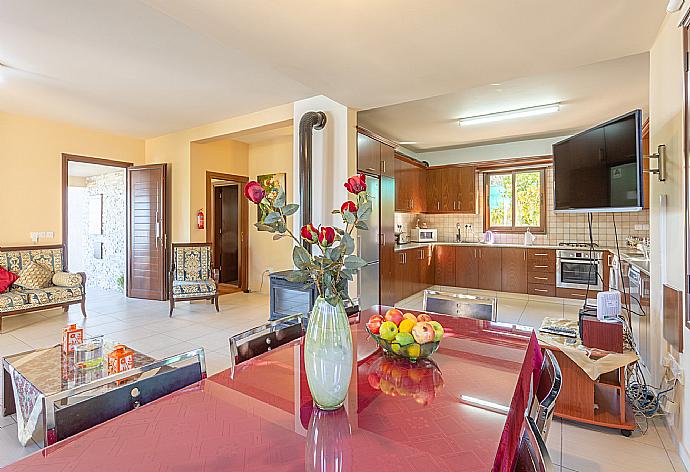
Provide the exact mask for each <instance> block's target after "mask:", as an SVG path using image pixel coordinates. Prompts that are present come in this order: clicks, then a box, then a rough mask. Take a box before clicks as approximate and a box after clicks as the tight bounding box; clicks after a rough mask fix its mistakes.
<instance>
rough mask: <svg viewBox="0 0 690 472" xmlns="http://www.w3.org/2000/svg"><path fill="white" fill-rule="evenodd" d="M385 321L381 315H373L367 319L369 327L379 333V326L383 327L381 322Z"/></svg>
mask: <svg viewBox="0 0 690 472" xmlns="http://www.w3.org/2000/svg"><path fill="white" fill-rule="evenodd" d="M383 321H384V320H383V318H382V317H381V316H380V315H373V316H372V317H371V318H369V321H367V328H369V331H371V332H372V333H373V334H379V328H381V323H383Z"/></svg>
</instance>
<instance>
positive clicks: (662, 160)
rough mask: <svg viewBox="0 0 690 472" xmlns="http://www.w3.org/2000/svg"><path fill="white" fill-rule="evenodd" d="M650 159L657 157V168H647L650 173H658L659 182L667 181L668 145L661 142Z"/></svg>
mask: <svg viewBox="0 0 690 472" xmlns="http://www.w3.org/2000/svg"><path fill="white" fill-rule="evenodd" d="M649 159H656V169H652V168H651V164H650V168H649V169H647V170H646V172H649V173H650V174H656V175H657V176H658V177H659V182H665V181H666V145H665V144H659V146H658V147H657V150H656V153H655V154H651V155H650V156H649Z"/></svg>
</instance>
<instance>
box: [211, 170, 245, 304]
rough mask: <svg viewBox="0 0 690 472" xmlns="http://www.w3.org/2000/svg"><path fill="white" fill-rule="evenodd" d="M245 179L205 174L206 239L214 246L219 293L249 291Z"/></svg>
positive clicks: (235, 176) (226, 175) (228, 175)
mask: <svg viewBox="0 0 690 472" xmlns="http://www.w3.org/2000/svg"><path fill="white" fill-rule="evenodd" d="M248 180H249V179H248V178H247V177H244V176H238V175H232V174H223V173H219V172H210V171H207V172H206V208H207V209H208V215H207V218H208V224H207V226H206V239H207V241H209V242H211V243H212V245H213V262H214V264H213V265H214V267H217V268H218V269H219V271H220V274H219V281H220V287H219V291H220V292H221V293H232V292H237V291H240V290H241V291H245V292H246V291H248V289H249V287H248V277H247V273H248V259H249V257H248V250H249V248H248V238H247V233H248V224H249V218H248V212H249V208H248V204H247V200H246V199H245V198H242V187H243V186H244V184H245V183H246V182H247V181H248Z"/></svg>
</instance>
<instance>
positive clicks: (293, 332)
mask: <svg viewBox="0 0 690 472" xmlns="http://www.w3.org/2000/svg"><path fill="white" fill-rule="evenodd" d="M305 322H306V318H305V317H304V315H302V314H301V313H300V314H297V315H290V316H286V317H284V318H279V319H277V320H274V321H271V322H269V323H266V324H264V325H261V326H257V327H256V328H252V329H248V330H247V331H244V332H242V333H239V334H236V335H234V336H231V337H230V377H232V378H234V376H235V366H236V365H237V364H241V363H242V362H244V361H247V360H249V359H251V358H252V357H256V356H258V355H259V354H263V353H265V352H268V351H270V350H271V349H273V348H275V347H278V346H282V345H283V344H287V343H289V342H290V341H293V340H295V339H299V338H300V337H302V336H304V332H305Z"/></svg>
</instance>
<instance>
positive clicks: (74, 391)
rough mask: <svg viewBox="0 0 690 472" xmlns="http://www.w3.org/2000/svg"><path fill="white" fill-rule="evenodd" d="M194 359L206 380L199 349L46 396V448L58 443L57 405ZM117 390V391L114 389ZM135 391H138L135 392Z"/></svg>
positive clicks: (133, 392)
mask: <svg viewBox="0 0 690 472" xmlns="http://www.w3.org/2000/svg"><path fill="white" fill-rule="evenodd" d="M193 358H198V359H199V368H200V370H201V379H202V380H203V379H205V378H206V354H205V352H204V348H201V347H200V348H197V349H193V350H191V351H187V352H184V353H181V354H176V355H174V356H170V357H166V358H165V359H161V360H159V361H155V362H151V363H150V364H146V365H143V366H141V367H137V368H134V369H129V370H126V371H124V372H119V373H117V374H111V375H108V376H106V377H103V378H100V379H97V380H94V381H92V382H89V383H85V384H83V385H79V386H77V387H74V388H71V389H69V390H65V391H62V392H59V393H55V394H53V395H46V396H45V397H43V411H44V416H43V435H44V444H43V445H44V447H47V446H50V445H51V444H54V443H55V442H57V432H56V424H55V404H56V403H58V402H62V401H64V400H66V399H68V398H69V397H73V396H75V395H79V394H81V393H84V392H88V391H89V390H93V389H95V388H98V387H103V386H105V385H108V384H110V383H113V382H118V381H121V380H125V379H127V378H129V377H132V376H134V375H139V374H144V373H146V372H150V371H152V370H156V369H160V368H161V367H167V366H170V365H171V364H176V363H178V362H182V361H185V360H187V359H193ZM128 387H131V385H129V384H124V385H122V386H120V387H117V389H121V388H123V389H124V388H128ZM114 390H115V389H114ZM135 390H137V391H136V392H135ZM138 393H139V392H138V389H136V388H134V389H132V392H131V395H132V398H136V397H137V396H138ZM137 407H138V405H135V408H137Z"/></svg>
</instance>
